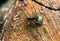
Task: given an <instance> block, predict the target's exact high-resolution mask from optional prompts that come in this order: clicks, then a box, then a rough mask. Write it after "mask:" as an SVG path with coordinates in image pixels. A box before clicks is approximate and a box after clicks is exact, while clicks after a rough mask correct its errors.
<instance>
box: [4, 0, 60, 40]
mask: <svg viewBox="0 0 60 41" xmlns="http://www.w3.org/2000/svg"><path fill="white" fill-rule="evenodd" d="M38 2H43V0H41V1H40V0H38ZM44 2H46V4H45V3H43V4H45V5H48V6H49V7H51V5H52V4H51V5H50V1H49V0H47V1H44ZM48 2H49V4H48ZM11 8H12V11H11V9H10V10H9V11H11V12H10V15H9V19H8V23H7V25H6V33H5V34H4V35H5V38H4V39H5V41H60V11H59V10H58V11H55V10H50V9H48V8H45V7H44V6H42V5H39V4H37V3H35V2H34V1H32V0H25V1H16V3H15V4H13V5H12V7H11ZM51 8H52V7H51ZM53 8H54V7H53ZM56 8H57V7H56ZM34 15H37V16H39V15H40V16H43V23H42V25H40V26H37V27H35V28H34V27H29V26H27V24H26V22H27V21H26V18H27V16H30V17H31V16H34Z"/></svg>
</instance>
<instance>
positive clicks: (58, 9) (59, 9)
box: [32, 0, 60, 11]
mask: <svg viewBox="0 0 60 41" xmlns="http://www.w3.org/2000/svg"><path fill="white" fill-rule="evenodd" d="M32 1H34V2H35V3H37V4H39V5H41V6H44V7H45V8H48V9H49V10H54V11H60V8H57V9H55V8H51V7H48V6H46V5H44V4H42V3H40V2H38V1H36V0H32Z"/></svg>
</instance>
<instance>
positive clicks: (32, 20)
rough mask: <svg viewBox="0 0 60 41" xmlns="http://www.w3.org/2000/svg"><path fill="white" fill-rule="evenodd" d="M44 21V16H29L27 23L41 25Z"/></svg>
mask: <svg viewBox="0 0 60 41" xmlns="http://www.w3.org/2000/svg"><path fill="white" fill-rule="evenodd" d="M42 22H43V17H42V16H33V17H27V25H28V26H32V27H33V26H39V25H41V24H42Z"/></svg>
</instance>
